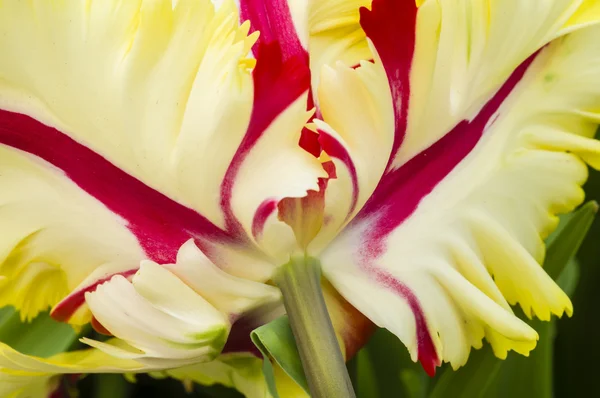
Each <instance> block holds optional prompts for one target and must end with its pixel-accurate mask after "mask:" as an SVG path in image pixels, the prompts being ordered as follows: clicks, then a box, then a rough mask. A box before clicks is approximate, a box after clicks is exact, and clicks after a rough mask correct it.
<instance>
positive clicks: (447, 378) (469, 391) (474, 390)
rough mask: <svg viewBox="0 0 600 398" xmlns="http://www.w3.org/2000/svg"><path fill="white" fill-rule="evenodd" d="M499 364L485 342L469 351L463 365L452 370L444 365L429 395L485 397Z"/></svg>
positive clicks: (435, 396) (439, 396)
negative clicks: (478, 348) (477, 348)
mask: <svg viewBox="0 0 600 398" xmlns="http://www.w3.org/2000/svg"><path fill="white" fill-rule="evenodd" d="M501 365H502V362H501V361H500V360H499V359H498V358H496V357H495V356H494V353H493V352H492V349H491V347H490V346H489V344H485V345H484V346H483V347H482V348H481V349H480V350H473V351H471V355H470V356H469V360H468V361H467V364H466V365H465V366H464V367H462V368H460V369H458V370H456V371H454V370H453V369H452V368H451V367H449V366H445V367H444V370H443V371H442V373H441V374H440V376H439V378H438V379H437V382H436V383H435V386H434V388H433V389H432V391H431V393H430V394H429V397H430V398H447V397H453V398H454V397H456V398H472V397H483V396H485V397H487V395H486V393H487V391H488V390H489V389H490V388H489V387H490V385H491V384H492V382H493V380H494V378H495V376H496V374H497V373H498V371H499V370H500V366H501Z"/></svg>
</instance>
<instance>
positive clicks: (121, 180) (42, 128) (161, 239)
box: [0, 110, 232, 309]
mask: <svg viewBox="0 0 600 398" xmlns="http://www.w3.org/2000/svg"><path fill="white" fill-rule="evenodd" d="M0 144H2V145H6V146H9V147H13V148H15V149H18V150H21V151H24V152H27V153H29V154H32V155H35V156H37V157H39V158H41V159H43V160H45V161H46V162H48V163H50V164H52V165H53V166H54V167H56V168H58V169H60V170H62V171H63V172H64V173H65V174H66V176H67V177H68V178H70V179H71V180H72V181H73V182H74V183H75V184H77V186H79V187H80V188H81V189H82V190H84V191H85V192H87V193H88V194H89V195H90V196H92V197H94V198H95V199H96V200H98V201H99V202H101V203H102V204H104V205H105V206H106V207H107V208H108V209H109V210H111V211H112V212H113V213H115V214H117V215H118V216H120V217H122V218H123V219H124V220H125V221H126V225H127V228H129V230H130V231H131V232H132V233H133V234H134V235H135V237H136V238H137V239H138V241H139V243H140V245H141V246H142V248H143V249H144V251H145V253H146V255H147V256H148V258H150V259H152V260H154V261H156V262H158V263H162V264H164V263H172V262H174V261H175V259H176V256H177V251H178V250H179V248H180V247H181V245H182V244H183V243H185V242H186V241H187V240H188V239H190V238H199V237H203V238H205V239H218V240H231V239H232V237H231V236H230V235H227V234H226V233H225V232H224V231H222V230H221V229H219V228H218V227H217V226H215V225H214V224H212V223H211V222H210V221H208V220H207V219H206V218H205V217H203V216H202V215H200V214H198V213H197V212H196V211H194V210H192V209H189V208H187V207H185V206H183V205H181V204H179V203H177V202H175V201H174V200H172V199H169V198H168V197H167V196H165V195H163V194H162V193H160V192H158V191H156V190H154V189H152V188H150V187H149V186H147V185H145V184H144V183H143V182H141V181H140V180H138V179H136V178H135V177H133V176H131V175H129V174H127V173H126V172H125V171H123V170H121V169H120V168H118V167H116V166H115V165H113V164H112V163H110V162H109V161H108V160H106V159H105V158H103V157H102V156H101V155H100V154H98V153H96V152H94V151H92V150H91V149H90V148H88V147H86V146H84V145H82V144H80V143H78V142H76V141H75V140H73V139H72V138H70V137H69V136H67V135H66V134H63V133H61V132H60V131H58V130H56V129H54V128H52V127H49V126H46V125H44V124H42V123H40V122H38V121H37V120H35V119H33V118H31V117H29V116H26V115H22V114H18V113H12V112H8V111H2V110H0ZM90 228H93V226H90ZM136 265H137V264H132V265H131V266H132V268H133V267H135V266H136ZM86 291H89V290H88V289H86ZM80 293H81V294H80V296H81V298H77V299H75V298H72V297H71V299H72V300H75V301H77V302H80V301H82V300H83V291H82V292H80ZM64 305H65V306H68V307H69V308H71V309H73V305H72V304H69V302H67V303H64ZM74 309H76V308H74Z"/></svg>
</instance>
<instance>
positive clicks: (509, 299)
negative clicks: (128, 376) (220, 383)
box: [0, 0, 600, 396]
mask: <svg viewBox="0 0 600 398" xmlns="http://www.w3.org/2000/svg"><path fill="white" fill-rule="evenodd" d="M219 3H221V2H219ZM222 3H223V4H213V2H210V1H208V0H193V1H192V0H180V1H178V2H173V3H172V2H171V1H161V0H153V1H150V0H148V1H141V0H139V1H130V2H117V1H112V0H110V1H92V2H79V1H64V2H50V1H44V0H37V1H34V2H18V1H14V2H12V1H4V2H0V54H2V55H1V57H0V221H1V222H0V253H1V254H2V255H1V256H0V274H1V275H2V276H4V280H3V281H2V282H0V283H2V284H1V285H0V305H11V306H14V307H16V308H17V309H18V310H19V311H20V313H21V316H22V319H23V320H30V319H32V318H34V317H36V316H37V315H38V314H39V313H40V312H43V311H45V310H47V309H48V308H51V309H52V310H51V315H52V317H53V318H54V319H56V320H59V321H63V322H68V323H70V324H72V325H74V326H75V327H80V326H82V325H85V324H88V323H91V324H92V325H93V326H94V327H95V329H96V330H98V331H100V332H102V333H105V334H108V335H111V336H112V338H110V339H108V340H105V341H100V340H99V339H92V338H83V339H82V341H83V342H84V343H85V344H87V345H88V346H90V347H92V348H90V349H88V350H83V351H74V352H67V353H64V354H59V355H58V356H56V357H51V358H48V359H42V358H35V357H28V356H25V355H23V354H21V353H18V352H17V351H15V350H13V349H11V348H10V347H8V346H2V347H1V350H0V377H2V375H3V374H6V377H11V378H13V379H14V378H15V377H16V376H17V375H20V376H21V377H23V378H24V379H26V380H29V378H31V377H33V376H36V375H38V376H40V377H43V378H45V379H44V380H49V381H48V382H47V383H46V381H44V383H46V384H52V383H54V385H55V384H56V380H55V378H54V376H53V375H55V374H60V373H93V372H126V373H135V372H149V371H163V370H167V371H171V369H175V370H172V371H171V372H172V373H173V374H174V375H176V374H177V373H178V372H179V375H185V374H186V369H190V368H194V367H196V368H198V369H200V368H202V366H205V368H204V369H206V367H210V366H213V365H215V364H220V365H223V364H227V363H229V364H231V358H240V357H243V358H245V359H244V360H248V361H251V360H252V358H253V357H252V352H254V351H253V349H252V347H251V345H250V344H249V337H248V334H249V331H250V330H252V329H253V328H255V327H257V326H260V325H261V324H265V323H267V322H269V321H271V320H272V319H274V318H275V317H277V316H279V315H281V314H282V313H283V311H284V309H283V304H282V302H283V303H284V304H285V309H286V310H287V312H288V315H289V317H290V323H291V326H292V329H293V330H294V333H295V336H296V338H297V341H298V346H299V350H300V354H301V356H302V357H303V359H305V361H304V366H305V370H306V371H307V377H308V378H309V382H310V384H311V390H312V391H313V393H314V394H315V396H327V392H328V391H329V392H331V391H344V389H348V388H350V387H349V386H348V385H346V386H345V387H344V386H343V384H344V383H347V379H344V376H343V375H341V372H342V370H341V367H340V363H341V364H342V367H343V358H342V357H343V356H345V357H349V356H351V355H352V353H353V352H354V351H356V349H358V348H359V346H360V344H363V343H364V341H365V340H366V338H367V337H368V334H369V331H370V330H371V328H370V327H369V325H370V323H371V322H372V323H373V324H375V325H377V326H379V327H384V328H387V329H388V330H390V331H391V332H392V333H393V334H395V335H396V336H398V338H399V339H400V340H401V341H402V342H403V343H404V344H405V345H406V347H407V349H408V351H409V353H410V355H411V357H412V359H413V360H415V361H417V360H419V361H420V362H421V363H422V365H423V367H424V368H425V370H426V371H427V372H428V373H429V374H431V375H433V373H434V372H435V368H436V367H437V366H440V365H441V364H442V362H449V363H450V364H451V365H452V367H454V368H458V367H460V366H462V365H464V364H465V363H466V361H467V359H468V356H469V353H470V351H471V349H472V348H480V347H481V346H482V344H483V341H484V340H486V341H487V342H489V344H490V345H491V347H492V349H493V351H494V353H495V354H496V356H498V357H500V358H505V357H506V355H507V353H508V351H511V350H512V351H516V352H518V353H520V354H524V355H528V353H529V352H530V351H531V350H532V349H533V348H534V347H535V345H536V341H537V333H536V332H535V330H533V329H532V328H531V327H530V326H529V325H528V324H527V323H525V322H524V321H522V320H521V319H519V317H517V316H516V315H515V314H514V313H513V310H512V308H511V306H514V305H519V306H520V307H521V308H522V310H523V312H524V313H525V314H526V315H527V316H529V317H533V316H536V317H538V318H540V319H542V320H549V319H550V317H551V316H552V315H557V316H561V315H562V314H564V313H566V314H568V315H571V313H572V312H573V308H572V305H571V302H570V300H569V298H568V297H567V296H566V294H564V293H563V292H562V291H561V289H560V288H559V287H558V286H557V285H556V284H555V283H554V281H553V280H552V278H550V277H549V276H548V275H547V274H546V273H545V272H544V270H543V268H542V267H541V266H540V264H541V263H542V261H543V258H544V251H545V247H544V243H543V239H544V238H545V237H546V236H548V234H549V233H550V232H551V231H552V230H553V229H554V228H555V227H556V225H557V223H558V218H557V215H558V214H560V213H567V212H570V211H571V210H573V209H574V208H575V207H576V206H577V205H579V204H580V203H581V202H582V201H583V191H582V189H581V185H582V184H583V183H584V182H585V179H586V177H587V165H586V164H589V165H590V166H592V167H600V158H599V155H600V144H599V143H598V142H597V141H596V140H594V139H593V135H594V132H595V130H596V128H597V124H598V120H600V115H599V114H598V106H599V104H600V69H598V65H599V62H600V52H598V51H597V50H598V48H597V43H598V40H599V39H600V28H598V27H596V26H595V23H596V22H597V21H598V20H600V7H599V6H598V5H597V3H596V2H595V1H588V0H585V1H582V0H579V1H574V0H556V1H545V0H530V1H527V2H523V1H518V0H514V1H513V0H502V1H493V0H489V1H483V0H464V1H455V0H452V1H450V0H448V1H446V0H438V1H434V0H427V1H418V2H414V1H412V0H375V1H374V2H373V4H369V2H365V1H354V0H353V1H340V0H331V1H324V2H310V4H309V7H305V4H303V3H302V2H296V1H295V2H289V4H288V2H286V1H283V0H274V1H272V2H268V3H265V2H263V1H258V0H242V1H241V2H240V5H239V12H238V10H237V7H236V6H235V5H234V4H233V2H228V1H225V2H222ZM361 6H365V7H366V8H364V7H363V8H360V7H361ZM359 8H360V13H359ZM240 21H245V22H240ZM321 273H322V276H323V279H324V282H323V284H324V287H323V288H322V287H321V283H320V279H319V278H320V275H321ZM321 289H323V291H324V295H325V299H323V295H322V293H321ZM324 300H325V302H326V303H327V307H325V302H324ZM330 318H331V320H330ZM332 326H333V328H332ZM321 337H322V338H321ZM303 339H304V340H303ZM338 339H339V340H340V341H341V346H342V350H341V352H340V350H339V348H338V341H337V340H338ZM303 342H304V343H303ZM307 342H308V343H307ZM228 355H229V356H228ZM232 355H233V356H232ZM311 355H312V357H311V358H312V359H314V361H312V362H311V361H308V360H306V359H307V357H308V356H311ZM228 361H229V362H228ZM309 362H310V363H309ZM313 362H314V363H313ZM223 366H225V365H223ZM227 366H229V365H227ZM231 366H232V368H236V366H233V365H231ZM330 367H331V369H333V370H332V372H331V375H329V376H331V380H332V381H331V383H330V384H331V385H327V384H328V383H329V381H328V380H325V381H322V380H321V381H319V380H317V379H315V378H314V377H316V376H315V375H316V374H317V373H318V371H319V369H324V368H327V369H329V368H330ZM202 371H203V370H200V372H202ZM2 372H4V373H2ZM182 377H184V376H182ZM311 377H312V378H311ZM224 379H225V378H224ZM0 380H2V379H1V378H0ZM26 382H28V381H26ZM319 383H321V384H322V385H320V384H319ZM313 388H314V390H313ZM0 391H2V390H1V389H0ZM7 391H8V390H7ZM15 391H16V390H15ZM9 392H11V393H12V391H9Z"/></svg>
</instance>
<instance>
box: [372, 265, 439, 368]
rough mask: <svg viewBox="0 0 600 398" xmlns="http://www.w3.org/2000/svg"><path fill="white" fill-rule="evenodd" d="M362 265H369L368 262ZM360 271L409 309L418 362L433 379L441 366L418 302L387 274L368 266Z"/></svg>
mask: <svg viewBox="0 0 600 398" xmlns="http://www.w3.org/2000/svg"><path fill="white" fill-rule="evenodd" d="M364 264H369V263H368V260H367V262H365V263H364ZM362 269H363V271H365V272H366V273H368V274H369V275H370V276H371V277H373V278H374V279H375V281H376V282H377V283H378V284H381V285H383V286H384V287H386V288H388V289H390V290H392V291H393V292H394V293H396V294H397V295H398V296H400V297H402V299H404V301H406V303H407V304H408V306H409V307H410V309H411V311H412V313H413V314H414V317H415V326H416V333H417V353H418V357H419V362H421V366H423V369H425V372H427V374H428V375H429V376H431V377H433V376H434V375H435V368H436V367H437V366H440V365H441V361H440V358H439V357H438V355H437V351H436V349H435V345H434V344H433V340H432V339H431V334H430V333H429V328H428V327H427V320H426V318H425V314H424V313H423V309H422V308H421V304H420V303H419V300H418V299H417V297H416V296H415V294H414V293H413V292H412V291H411V290H410V288H409V287H407V286H406V285H405V284H404V283H402V282H400V281H399V280H398V279H396V278H394V277H393V276H392V275H391V274H389V273H388V272H386V271H384V270H382V269H380V268H377V267H374V266H370V265H363V266H362Z"/></svg>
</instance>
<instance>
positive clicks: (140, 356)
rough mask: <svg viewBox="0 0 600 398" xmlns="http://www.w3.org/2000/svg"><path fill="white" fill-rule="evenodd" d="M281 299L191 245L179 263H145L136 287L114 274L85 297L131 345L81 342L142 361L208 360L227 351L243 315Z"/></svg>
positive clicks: (178, 362)
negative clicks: (233, 328)
mask: <svg viewBox="0 0 600 398" xmlns="http://www.w3.org/2000/svg"><path fill="white" fill-rule="evenodd" d="M279 299H280V294H279V291H278V290H277V289H276V288H274V287H272V286H268V285H264V284H260V283H257V282H252V281H248V280H243V279H239V278H235V277H233V276H231V275H228V274H226V273H225V272H223V271H221V270H220V269H218V268H217V267H216V266H215V265H214V264H212V263H211V262H210V261H209V260H208V259H207V258H206V256H205V255H204V254H203V253H202V252H201V251H200V250H199V249H198V248H197V247H196V245H195V244H194V242H193V241H191V240H190V241H189V242H187V243H186V244H185V245H183V246H182V248H181V250H180V252H179V255H178V261H177V263H176V264H170V265H165V266H161V265H158V264H156V263H154V262H151V261H144V262H142V265H141V267H140V270H139V271H138V272H137V273H136V274H135V275H134V276H133V278H132V280H131V282H129V281H128V280H127V279H126V278H124V277H123V276H121V275H116V276H114V277H113V278H112V279H111V280H110V281H109V282H106V283H104V284H102V285H100V286H99V287H98V288H97V289H96V290H95V291H94V292H90V293H86V302H87V304H88V305H89V307H90V309H91V311H92V313H93V314H94V317H95V318H96V319H97V321H98V322H99V323H100V324H101V325H102V328H104V329H105V330H107V331H108V332H109V333H111V334H112V335H114V336H116V337H118V338H119V339H121V340H123V343H125V344H122V345H121V346H119V347H116V346H115V345H114V344H106V343H101V342H98V341H94V340H90V339H83V341H84V342H85V343H87V344H89V345H91V346H93V347H96V348H98V349H100V350H103V351H106V352H107V353H108V354H112V355H116V356H119V357H122V358H131V359H135V360H137V361H139V362H141V363H148V364H153V365H158V364H160V363H164V364H165V366H171V367H172V366H181V365H185V364H186V363H191V362H205V361H207V360H211V359H213V358H214V357H215V356H216V355H217V354H218V353H220V352H221V350H222V349H223V346H224V344H225V341H226V340H227V335H228V333H229V330H230V327H231V324H232V323H233V322H234V321H235V320H236V318H237V317H238V316H239V315H240V314H243V313H244V312H246V311H250V310H252V309H254V308H256V307H259V306H261V305H263V304H267V303H270V302H276V301H278V300H279Z"/></svg>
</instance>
